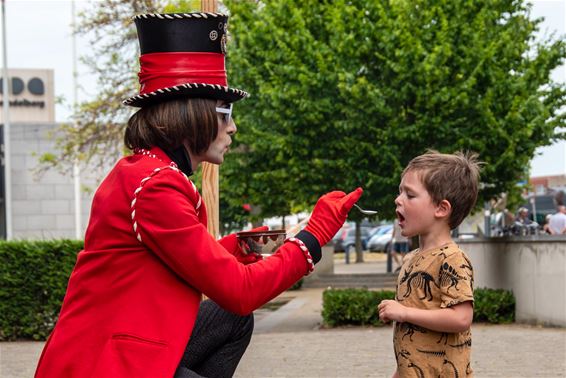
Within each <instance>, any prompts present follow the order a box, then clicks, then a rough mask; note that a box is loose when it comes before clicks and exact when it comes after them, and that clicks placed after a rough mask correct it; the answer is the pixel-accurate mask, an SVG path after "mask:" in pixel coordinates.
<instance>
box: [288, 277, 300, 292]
mask: <svg viewBox="0 0 566 378" xmlns="http://www.w3.org/2000/svg"><path fill="white" fill-rule="evenodd" d="M302 287H303V279H302V278H301V279H300V280H298V281H297V282H295V283H294V284H293V286H291V287H290V288H289V290H300V289H301V288H302Z"/></svg>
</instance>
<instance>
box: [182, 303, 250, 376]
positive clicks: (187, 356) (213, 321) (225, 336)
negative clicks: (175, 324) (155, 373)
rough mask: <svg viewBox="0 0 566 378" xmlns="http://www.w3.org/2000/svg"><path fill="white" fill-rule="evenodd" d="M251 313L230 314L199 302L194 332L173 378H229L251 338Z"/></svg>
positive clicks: (215, 305) (211, 304)
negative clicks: (244, 314) (241, 314)
mask: <svg viewBox="0 0 566 378" xmlns="http://www.w3.org/2000/svg"><path fill="white" fill-rule="evenodd" d="M253 329H254V317H253V314H250V315H247V316H240V315H236V314H233V313H230V312H228V311H226V310H224V309H222V308H221V307H220V306H218V305H217V304H216V303H214V302H213V301H211V300H205V301H203V302H201V304H200V308H199V312H198V314H197V320H196V322H195V326H194V328H193V333H192V335H191V338H190V340H189V343H188V345H187V348H186V349H185V353H184V354H183V358H182V359H181V363H180V364H179V366H178V367H177V371H176V372H175V378H198V377H232V376H233V375H234V372H235V371H236V367H238V363H239V362H240V359H241V358H242V356H243V355H244V352H245V351H246V348H247V347H248V345H249V343H250V340H251V338H252V332H253Z"/></svg>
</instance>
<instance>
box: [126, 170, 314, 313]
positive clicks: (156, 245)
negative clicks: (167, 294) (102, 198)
mask: <svg viewBox="0 0 566 378" xmlns="http://www.w3.org/2000/svg"><path fill="white" fill-rule="evenodd" d="M194 201H195V193H194V188H193V186H192V184H191V183H190V182H189V181H188V180H187V179H186V177H184V176H183V175H182V174H180V173H179V172H175V171H173V170H163V171H162V172H159V173H158V174H157V175H155V176H153V177H152V178H151V179H150V180H147V182H145V184H144V185H143V187H142V189H141V190H139V192H138V193H137V198H136V200H135V206H134V208H133V211H134V212H133V213H132V214H133V215H132V217H133V218H134V219H133V221H135V222H136V232H137V233H138V234H139V237H140V238H141V243H143V244H144V245H145V246H146V247H147V248H148V249H149V250H151V251H152V252H153V253H154V254H155V255H156V256H157V257H158V258H159V259H161V261H162V262H163V263H164V264H166V265H167V266H168V267H169V268H171V269H172V270H173V271H175V273H177V274H178V275H179V277H180V278H181V279H182V280H184V281H185V282H186V283H187V284H188V285H191V286H192V287H194V288H196V289H197V290H198V291H200V292H202V293H204V294H205V295H206V296H208V297H209V298H211V299H212V300H214V301H215V302H216V303H218V304H219V305H220V306H221V307H223V308H224V309H226V310H228V311H231V312H234V313H237V314H248V313H250V312H252V311H254V310H255V309H257V308H258V307H260V306H262V305H263V304H265V303H266V302H268V301H269V300H271V299H272V298H274V297H276V296H277V295H278V294H280V293H281V292H283V291H285V290H286V289H288V288H289V287H291V286H292V285H293V284H294V283H295V282H296V281H297V280H299V279H300V278H301V277H302V276H303V275H304V274H305V273H306V272H307V269H308V266H307V261H306V258H305V256H304V254H303V252H302V251H301V250H300V248H299V247H298V246H297V245H295V244H293V243H285V244H284V245H283V246H282V247H281V248H280V249H279V250H278V251H277V252H276V253H275V254H274V255H272V256H270V257H268V258H267V259H264V260H262V261H259V262H257V263H255V264H250V265H243V264H241V263H239V262H238V261H237V260H236V258H235V257H234V256H232V255H231V254H230V253H229V252H228V251H226V250H225V249H224V247H222V245H221V244H219V243H218V242H217V241H216V240H214V238H213V237H212V236H211V235H210V234H209V233H208V231H207V230H206V228H205V226H204V225H203V224H202V223H200V221H199V219H198V216H197V213H196V210H195V205H196V204H194Z"/></svg>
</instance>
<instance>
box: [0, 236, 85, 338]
mask: <svg viewBox="0 0 566 378" xmlns="http://www.w3.org/2000/svg"><path fill="white" fill-rule="evenodd" d="M82 248H83V242H82V241H73V240H54V241H0V340H15V339H33V340H44V339H45V338H46V337H47V336H48V335H49V333H50V332H51V330H52V329H53V326H54V325H55V322H56V320H57V316H58V315H59V311H60V309H61V303H62V301H63V297H64V296H65V291H66V288H67V282H68V279H69V276H70V275H71V271H72V270H73V267H74V265H75V261H76V257H77V253H78V252H79V251H80V250H81V249H82Z"/></svg>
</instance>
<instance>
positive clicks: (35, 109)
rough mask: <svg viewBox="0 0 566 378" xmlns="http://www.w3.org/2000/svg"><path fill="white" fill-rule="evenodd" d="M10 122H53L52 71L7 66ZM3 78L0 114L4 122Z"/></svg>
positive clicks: (0, 94)
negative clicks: (9, 67)
mask: <svg viewBox="0 0 566 378" xmlns="http://www.w3.org/2000/svg"><path fill="white" fill-rule="evenodd" d="M8 79H9V82H8V83H9V87H8V89H9V92H10V93H9V96H8V98H9V104H10V108H9V112H8V113H9V116H10V123H38V122H47V123H53V122H55V101H54V97H55V96H54V88H53V70H42V69H9V70H8ZM3 80H4V78H3V77H2V78H0V115H1V117H2V118H1V123H4V115H3V111H4V109H3V105H4V98H5V96H4V93H3Z"/></svg>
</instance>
